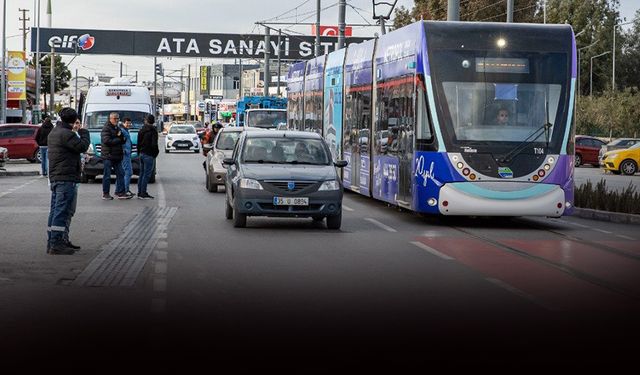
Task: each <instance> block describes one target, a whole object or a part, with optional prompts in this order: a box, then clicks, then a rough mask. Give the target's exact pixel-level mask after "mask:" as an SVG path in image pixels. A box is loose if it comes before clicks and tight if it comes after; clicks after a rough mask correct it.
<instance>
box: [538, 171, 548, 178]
mask: <svg viewBox="0 0 640 375" xmlns="http://www.w3.org/2000/svg"><path fill="white" fill-rule="evenodd" d="M545 174H547V172H545V171H544V169H540V170H539V171H538V176H540V177H544V175H545Z"/></svg>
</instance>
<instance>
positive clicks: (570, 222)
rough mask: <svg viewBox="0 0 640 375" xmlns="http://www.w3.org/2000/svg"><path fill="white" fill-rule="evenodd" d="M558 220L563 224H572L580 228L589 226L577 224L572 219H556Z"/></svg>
mask: <svg viewBox="0 0 640 375" xmlns="http://www.w3.org/2000/svg"><path fill="white" fill-rule="evenodd" d="M558 221H560V222H562V223H563V224H569V225H574V226H576V227H580V228H590V227H589V226H588V225H583V224H578V223H574V222H572V221H565V220H558Z"/></svg>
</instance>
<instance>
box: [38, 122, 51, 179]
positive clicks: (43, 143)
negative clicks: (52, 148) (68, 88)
mask: <svg viewBox="0 0 640 375" xmlns="http://www.w3.org/2000/svg"><path fill="white" fill-rule="evenodd" d="M51 130H53V124H52V123H51V117H49V116H48V115H47V116H44V121H42V125H40V127H39V128H38V131H37V132H36V142H37V143H38V146H40V160H41V161H40V166H41V167H42V175H43V176H45V177H46V176H47V174H48V172H49V158H48V152H47V151H48V150H49V147H48V146H47V137H48V136H49V133H51Z"/></svg>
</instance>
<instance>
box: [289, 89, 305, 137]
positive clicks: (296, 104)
mask: <svg viewBox="0 0 640 375" xmlns="http://www.w3.org/2000/svg"><path fill="white" fill-rule="evenodd" d="M301 100H302V97H301V95H300V93H293V94H291V95H290V96H289V100H288V106H287V109H288V111H287V117H288V119H289V127H288V128H289V129H292V130H293V129H298V128H299V127H300V113H301V112H302V111H301V109H302V108H301V103H300V102H301Z"/></svg>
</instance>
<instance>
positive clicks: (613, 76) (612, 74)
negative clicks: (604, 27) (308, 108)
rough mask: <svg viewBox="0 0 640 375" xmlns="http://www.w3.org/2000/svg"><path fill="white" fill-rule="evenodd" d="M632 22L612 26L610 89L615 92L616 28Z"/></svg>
mask: <svg viewBox="0 0 640 375" xmlns="http://www.w3.org/2000/svg"><path fill="white" fill-rule="evenodd" d="M633 22H634V21H629V22H624V23H620V24H617V25H613V49H612V51H613V64H612V65H613V69H612V72H611V89H612V90H613V91H616V28H617V27H619V26H624V25H628V24H631V23H633Z"/></svg>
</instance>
